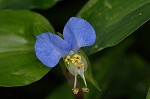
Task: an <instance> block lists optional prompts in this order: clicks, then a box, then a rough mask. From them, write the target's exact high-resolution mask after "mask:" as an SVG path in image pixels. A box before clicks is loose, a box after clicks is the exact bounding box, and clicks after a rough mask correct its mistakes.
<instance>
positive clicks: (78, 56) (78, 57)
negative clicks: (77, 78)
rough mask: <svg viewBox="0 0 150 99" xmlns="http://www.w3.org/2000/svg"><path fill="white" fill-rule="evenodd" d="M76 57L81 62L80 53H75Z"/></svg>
mask: <svg viewBox="0 0 150 99" xmlns="http://www.w3.org/2000/svg"><path fill="white" fill-rule="evenodd" d="M74 59H75V60H77V61H78V62H81V56H80V55H79V54H75V55H74Z"/></svg>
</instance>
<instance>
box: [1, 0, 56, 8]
mask: <svg viewBox="0 0 150 99" xmlns="http://www.w3.org/2000/svg"><path fill="white" fill-rule="evenodd" d="M56 2H58V0H9V1H8V0H0V9H35V8H38V9H47V8H50V7H52V6H53V5H55V3H56Z"/></svg>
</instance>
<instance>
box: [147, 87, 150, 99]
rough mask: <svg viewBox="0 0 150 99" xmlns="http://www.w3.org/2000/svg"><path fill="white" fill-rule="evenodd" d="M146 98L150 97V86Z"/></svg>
mask: <svg viewBox="0 0 150 99" xmlns="http://www.w3.org/2000/svg"><path fill="white" fill-rule="evenodd" d="M146 99H150V88H149V90H148V92H147V96H146Z"/></svg>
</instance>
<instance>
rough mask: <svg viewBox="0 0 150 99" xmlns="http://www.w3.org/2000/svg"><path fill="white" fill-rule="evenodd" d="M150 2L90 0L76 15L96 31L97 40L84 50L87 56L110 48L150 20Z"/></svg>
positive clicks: (137, 0) (148, 0) (139, 0)
mask: <svg viewBox="0 0 150 99" xmlns="http://www.w3.org/2000/svg"><path fill="white" fill-rule="evenodd" d="M149 9H150V0H136V2H135V1H131V0H90V1H89V2H88V3H87V4H86V5H85V6H84V7H83V9H82V10H81V11H80V12H79V13H78V15H77V16H78V17H82V18H84V19H86V20H87V21H89V22H90V24H91V25H92V26H93V27H94V29H95V30H96V35H97V40H96V43H95V44H94V45H93V46H90V47H86V48H85V49H84V50H85V51H86V52H87V53H88V54H92V53H95V52H97V51H100V50H102V49H104V48H106V47H111V46H114V45H116V44H118V43H119V42H121V41H122V40H123V39H125V38H126V37H127V36H128V35H130V34H131V33H132V32H133V31H135V30H136V29H137V28H138V27H140V26H141V25H142V24H144V23H145V22H146V21H147V20H148V19H149V18H150V11H149Z"/></svg>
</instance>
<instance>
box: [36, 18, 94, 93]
mask: <svg viewBox="0 0 150 99" xmlns="http://www.w3.org/2000/svg"><path fill="white" fill-rule="evenodd" d="M63 38H64V39H62V38H60V37H59V36H57V35H56V34H52V33H51V32H47V33H42V34H40V35H38V36H37V40H36V43H35V53H36V56H37V58H38V59H39V60H40V61H41V62H42V63H43V64H45V65H46V66H48V67H54V66H56V65H57V64H58V62H59V60H60V59H61V58H62V57H64V58H65V62H66V63H67V65H68V70H69V71H70V73H71V74H72V75H74V76H75V83H74V88H73V93H74V94H77V93H78V91H79V89H78V88H76V83H77V78H76V77H77V75H78V74H79V75H80V76H81V77H82V78H83V81H84V83H85V86H86V88H82V90H83V91H84V92H88V88H87V84H86V81H85V77H84V72H85V71H86V69H87V62H86V60H85V58H84V57H83V56H82V55H81V54H80V53H78V51H79V49H80V48H81V47H84V46H90V45H93V44H94V42H95V40H96V35H95V30H94V28H93V27H92V26H91V25H90V24H89V23H88V22H87V21H86V20H84V19H81V18H76V17H71V18H70V19H69V20H68V22H67V23H66V25H65V27H64V30H63Z"/></svg>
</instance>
